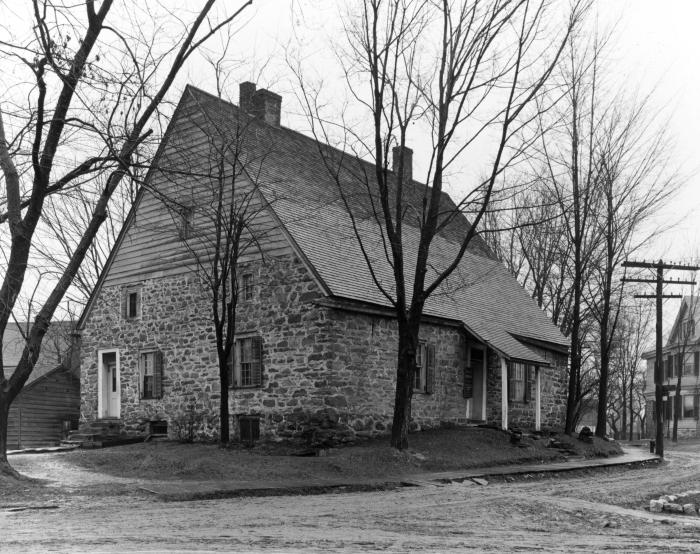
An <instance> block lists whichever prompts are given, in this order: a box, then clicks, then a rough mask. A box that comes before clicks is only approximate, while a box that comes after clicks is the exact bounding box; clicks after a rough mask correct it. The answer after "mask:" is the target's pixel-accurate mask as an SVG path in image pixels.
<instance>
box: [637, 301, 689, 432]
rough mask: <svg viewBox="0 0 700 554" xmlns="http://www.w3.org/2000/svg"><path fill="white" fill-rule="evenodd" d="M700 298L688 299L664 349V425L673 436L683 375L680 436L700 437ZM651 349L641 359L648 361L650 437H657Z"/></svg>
mask: <svg viewBox="0 0 700 554" xmlns="http://www.w3.org/2000/svg"><path fill="white" fill-rule="evenodd" d="M698 308H700V297H693V296H685V297H683V300H682V302H681V307H680V309H679V310H678V315H677V316H676V320H675V322H674V323H673V327H672V328H671V334H670V335H669V338H668V341H667V342H666V344H665V346H664V349H663V360H664V364H663V390H664V395H663V405H662V407H661V409H662V414H663V425H664V430H665V434H666V435H667V436H669V437H670V436H671V433H672V430H673V410H674V403H675V402H676V385H677V384H678V375H679V374H680V375H681V400H680V402H681V407H680V414H679V418H678V437H679V438H692V437H698V436H700V425H699V418H698V416H699V415H700V409H699V405H700V336H699V333H698V330H699V329H698V324H697V323H698V320H700V310H699V309H698ZM655 356H656V353H655V352H654V351H653V350H652V351H649V352H645V353H644V355H643V356H642V357H643V358H644V359H645V360H646V362H647V375H646V387H645V389H644V397H645V398H646V413H647V434H648V435H649V436H652V437H653V436H654V434H655V433H656V430H655V416H654V414H655V404H656V402H655V390H654V360H655Z"/></svg>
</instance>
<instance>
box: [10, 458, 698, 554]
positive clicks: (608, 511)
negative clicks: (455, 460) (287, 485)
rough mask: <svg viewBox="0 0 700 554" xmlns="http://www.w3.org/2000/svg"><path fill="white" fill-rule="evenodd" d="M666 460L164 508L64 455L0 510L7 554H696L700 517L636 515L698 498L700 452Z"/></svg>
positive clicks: (41, 465)
mask: <svg viewBox="0 0 700 554" xmlns="http://www.w3.org/2000/svg"><path fill="white" fill-rule="evenodd" d="M667 459H668V464H666V465H664V466H662V467H659V468H646V469H634V470H620V469H618V470H615V471H609V472H599V471H598V472H591V473H589V474H586V475H581V474H578V475H576V476H564V475H559V476H557V477H555V478H551V477H550V478H545V479H531V480H530V479H524V480H521V481H517V482H505V481H504V482H499V483H496V482H492V483H490V484H489V485H487V486H479V485H476V484H470V485H463V484H450V485H445V486H426V487H411V488H404V489H400V490H397V491H389V492H377V493H354V494H332V495H323V496H296V497H272V498H243V499H228V500H210V501H197V502H176V503H164V502H158V501H154V500H153V499H152V498H150V497H149V496H148V493H145V492H139V491H138V486H139V484H140V483H138V482H135V481H129V480H122V481H118V482H115V481H114V480H113V478H106V477H104V476H100V474H95V473H90V472H84V473H81V472H75V470H74V469H72V468H63V467H61V465H60V458H58V457H54V459H53V460H52V459H51V457H47V458H42V459H41V461H38V460H39V459H38V458H34V459H33V461H32V460H19V459H17V458H16V459H15V466H17V467H18V468H19V469H21V470H23V471H25V473H32V471H31V468H32V467H33V468H35V469H34V472H33V474H34V475H36V476H43V477H45V476H46V472H47V471H51V472H53V475H54V476H56V477H58V478H57V479H56V480H55V481H54V484H55V491H56V494H55V496H53V497H52V496H51V495H49V496H44V497H42V499H41V501H40V502H39V501H37V502H35V503H32V502H25V503H24V506H32V505H33V508H43V509H26V510H21V511H7V509H5V510H4V511H0V533H1V535H0V551H2V552H3V553H4V552H16V551H19V552H23V551H26V552H36V551H47V550H51V551H66V552H76V551H90V552H96V551H100V552H113V551H119V552H122V551H168V552H171V551H192V550H208V551H214V550H218V551H285V552H286V551H304V552H309V551H311V552H326V551H329V550H333V551H341V552H356V551H387V552H407V551H412V552H413V551H428V552H445V551H461V550H467V549H472V550H476V551H484V552H489V551H501V552H516V551H531V550H537V551H545V552H562V551H581V552H596V551H606V550H607V551H613V552H616V551H624V552H665V551H669V552H670V551H673V552H700V518H693V519H691V518H684V517H680V516H678V517H675V518H674V517H668V518H666V517H654V516H653V515H651V514H649V513H648V512H645V511H643V510H641V509H640V507H641V506H642V504H643V502H644V501H646V500H647V499H648V498H649V497H650V496H652V495H658V494H662V493H666V492H682V491H684V490H688V489H690V488H698V489H700V453H699V452H698V451H694V450H690V451H682V450H678V451H672V452H669V453H668V456H667ZM66 487H67V488H66ZM100 491H105V493H108V494H105V495H100ZM17 507H18V508H21V507H22V506H17Z"/></svg>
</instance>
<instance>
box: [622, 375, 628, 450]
mask: <svg viewBox="0 0 700 554" xmlns="http://www.w3.org/2000/svg"><path fill="white" fill-rule="evenodd" d="M621 404H622V424H621V425H620V436H621V437H622V438H623V439H624V438H625V433H626V432H627V383H624V382H623V383H622V402H621Z"/></svg>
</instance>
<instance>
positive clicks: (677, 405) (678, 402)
mask: <svg viewBox="0 0 700 554" xmlns="http://www.w3.org/2000/svg"><path fill="white" fill-rule="evenodd" d="M683 357H684V358H685V354H684V355H683ZM679 365H680V364H679ZM682 375H683V367H682V365H681V367H679V368H678V381H677V382H676V399H675V401H674V402H673V435H672V436H671V440H672V441H673V442H678V418H679V417H680V411H681V408H682V403H683V400H682V398H681V376H682ZM669 401H670V396H669Z"/></svg>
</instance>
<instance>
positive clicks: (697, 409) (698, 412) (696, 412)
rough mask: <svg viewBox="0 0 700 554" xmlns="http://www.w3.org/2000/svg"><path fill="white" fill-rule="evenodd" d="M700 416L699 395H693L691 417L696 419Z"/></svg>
mask: <svg viewBox="0 0 700 554" xmlns="http://www.w3.org/2000/svg"><path fill="white" fill-rule="evenodd" d="M698 416H700V395H697V394H696V395H695V396H694V397H693V417H694V418H695V419H698Z"/></svg>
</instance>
